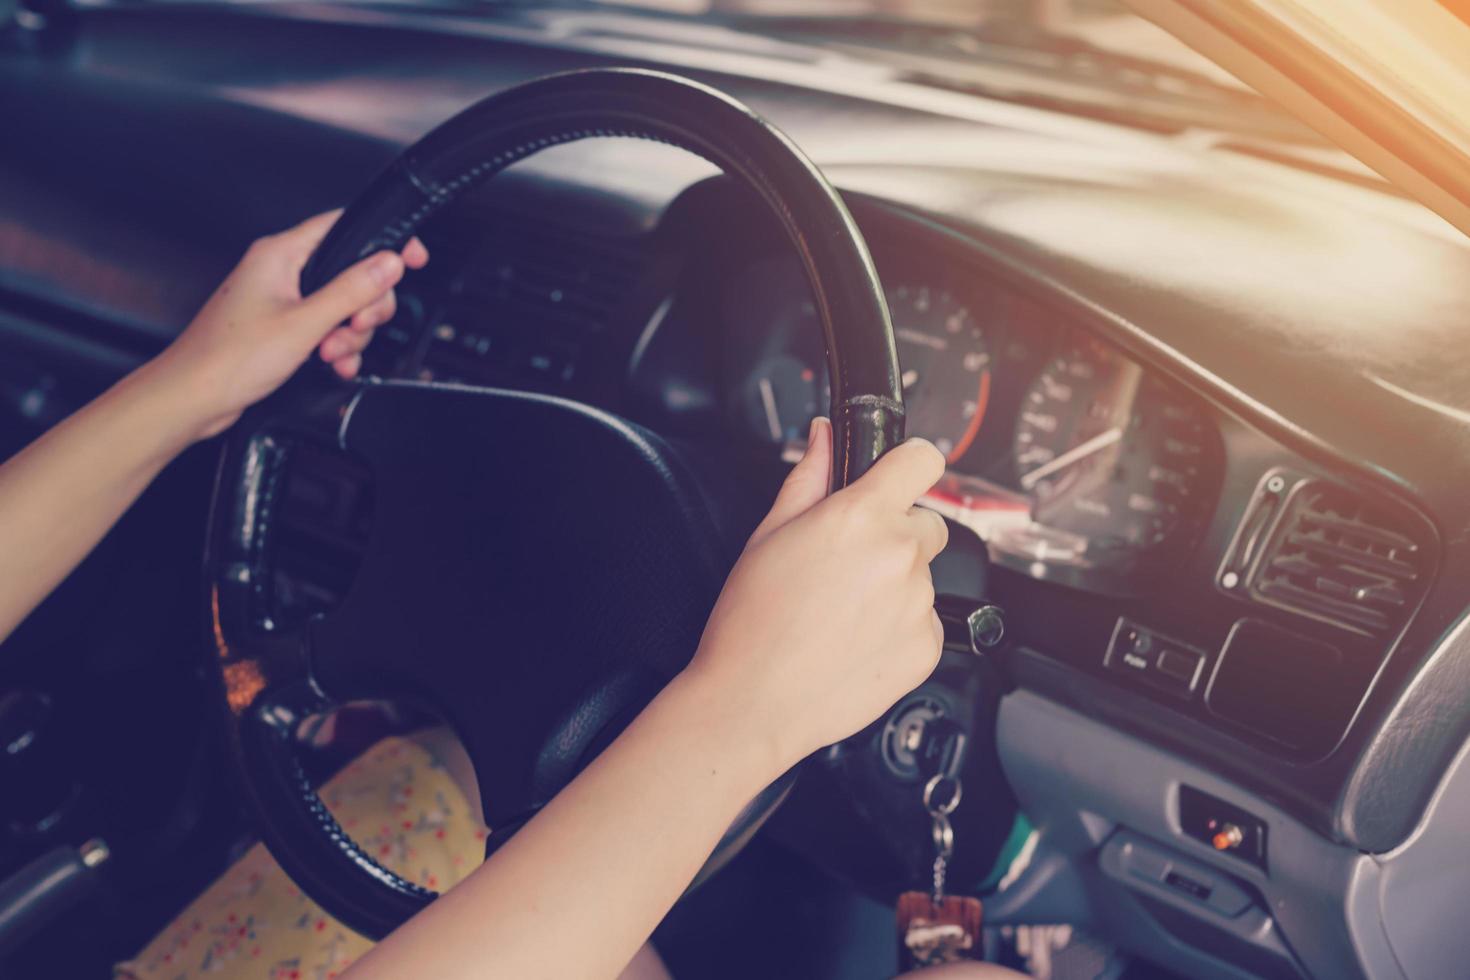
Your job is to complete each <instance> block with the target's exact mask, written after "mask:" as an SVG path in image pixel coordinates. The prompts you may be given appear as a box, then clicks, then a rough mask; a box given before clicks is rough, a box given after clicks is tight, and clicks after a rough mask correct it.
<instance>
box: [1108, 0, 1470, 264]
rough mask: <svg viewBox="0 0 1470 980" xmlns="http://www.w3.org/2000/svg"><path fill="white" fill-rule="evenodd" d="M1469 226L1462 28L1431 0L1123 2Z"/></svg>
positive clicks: (1469, 69) (1466, 61)
mask: <svg viewBox="0 0 1470 980" xmlns="http://www.w3.org/2000/svg"><path fill="white" fill-rule="evenodd" d="M1125 2H1127V3H1128V5H1129V6H1130V7H1132V8H1133V9H1135V10H1136V11H1138V13H1140V14H1141V15H1143V16H1144V17H1147V18H1148V19H1150V20H1152V21H1154V22H1155V23H1156V24H1158V25H1159V26H1160V27H1162V28H1163V29H1164V30H1166V31H1169V32H1170V33H1171V34H1174V35H1175V36H1177V37H1179V38H1180V39H1181V40H1182V41H1184V42H1185V43H1186V44H1188V45H1190V46H1191V47H1193V48H1195V49H1196V50H1198V51H1199V52H1200V53H1201V54H1203V55H1205V56H1206V57H1207V58H1210V59H1211V60H1212V61H1214V62H1215V63H1216V64H1219V65H1220V66H1221V67H1223V68H1225V69H1226V70H1228V71H1230V72H1231V73H1232V74H1234V75H1235V76H1236V77H1238V78H1239V79H1240V80H1241V81H1243V82H1245V83H1246V84H1248V85H1250V86H1252V87H1253V88H1255V89H1256V90H1257V91H1258V92H1260V93H1261V94H1262V95H1264V96H1265V97H1267V98H1269V99H1272V100H1273V101H1275V102H1277V103H1279V104H1280V105H1281V106H1282V107H1283V108H1285V109H1286V110H1287V111H1289V112H1291V113H1293V114H1294V115H1296V116H1297V117H1298V118H1300V119H1301V120H1302V121H1303V122H1305V123H1307V124H1308V125H1310V126H1312V127H1313V128H1314V129H1316V130H1317V131H1318V132H1320V133H1321V134H1322V135H1323V136H1324V137H1326V138H1327V139H1329V140H1331V141H1332V142H1334V143H1336V144H1338V145H1339V146H1341V147H1342V148H1343V149H1344V150H1346V151H1347V152H1349V153H1351V154H1352V155H1354V156H1355V157H1357V158H1358V159H1359V160H1361V161H1362V162H1363V163H1365V164H1366V165H1368V166H1369V167H1372V168H1373V169H1374V170H1376V171H1377V172H1378V173H1379V174H1381V175H1382V176H1383V177H1384V178H1385V179H1386V180H1388V181H1390V182H1392V183H1393V184H1395V185H1396V186H1398V187H1399V188H1401V189H1402V190H1403V191H1404V192H1405V193H1408V194H1410V195H1412V196H1413V197H1415V198H1417V199H1418V200H1419V201H1421V202H1422V203H1424V204H1425V205H1426V206H1427V207H1429V208H1431V209H1432V210H1433V211H1435V212H1436V213H1438V214H1439V215H1440V216H1441V217H1443V218H1445V219H1446V220H1447V221H1449V222H1450V223H1451V224H1453V225H1455V226H1456V227H1457V228H1459V229H1460V231H1462V232H1464V233H1465V234H1467V235H1470V26H1467V25H1466V24H1465V23H1464V22H1462V21H1460V20H1459V19H1458V18H1456V17H1455V16H1454V15H1453V14H1451V13H1450V12H1449V11H1447V10H1446V9H1444V7H1442V6H1441V5H1440V4H1439V3H1438V2H1437V0H1125Z"/></svg>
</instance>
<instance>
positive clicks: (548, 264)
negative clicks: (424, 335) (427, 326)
mask: <svg viewBox="0 0 1470 980" xmlns="http://www.w3.org/2000/svg"><path fill="white" fill-rule="evenodd" d="M491 228H492V230H491V232H490V236H489V237H488V238H487V239H484V240H482V241H480V242H478V243H477V245H476V246H475V247H474V249H473V251H472V252H470V253H469V254H470V258H469V259H468V261H466V262H465V263H464V265H463V266H462V267H461V268H460V270H459V272H458V274H457V275H456V276H455V278H454V281H453V282H452V283H451V286H450V290H449V294H450V295H449V299H448V300H447V302H446V303H445V305H444V307H443V309H442V310H441V311H440V313H439V315H438V317H437V318H436V320H435V322H434V324H433V325H432V330H431V338H432V342H431V345H430V348H429V350H428V351H427V353H426V355H425V364H426V366H427V367H428V368H430V370H431V372H432V374H433V376H434V377H437V378H439V379H440V380H460V381H468V382H471V383H480V384H504V383H509V384H511V385H513V386H516V387H529V388H533V389H540V390H560V389H561V388H562V386H564V385H566V384H568V383H570V382H574V381H575V380H577V379H580V378H581V376H582V372H583V371H584V369H586V368H587V367H588V366H589V365H587V364H584V363H583V357H582V354H583V350H584V348H585V347H586V345H587V344H588V343H589V342H590V341H591V340H592V339H593V337H594V336H595V335H596V334H598V333H600V332H601V331H602V330H603V329H604V328H605V327H606V326H607V325H608V324H609V323H610V322H611V321H612V320H613V319H614V318H615V317H616V316H617V315H618V313H619V308H620V306H621V305H622V304H623V303H624V302H625V301H626V299H627V297H628V295H629V292H630V290H631V288H632V287H633V285H634V284H635V283H636V282H637V280H638V277H639V274H640V271H641V268H642V262H643V259H644V252H643V249H642V243H641V241H640V240H638V239H636V238H619V237H615V236H603V235H597V234H593V233H589V232H585V231H582V230H580V229H571V228H567V227H564V226H561V225H557V224H554V223H548V222H545V221H538V222H534V223H533V222H530V221H528V220H527V219H525V218H512V217H510V216H507V215H498V216H496V220H494V221H493V222H491Z"/></svg>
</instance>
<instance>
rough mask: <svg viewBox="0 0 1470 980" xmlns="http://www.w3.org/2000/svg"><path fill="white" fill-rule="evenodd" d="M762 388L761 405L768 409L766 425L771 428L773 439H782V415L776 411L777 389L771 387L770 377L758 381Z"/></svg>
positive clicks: (778, 440)
mask: <svg viewBox="0 0 1470 980" xmlns="http://www.w3.org/2000/svg"><path fill="white" fill-rule="evenodd" d="M758 384H759V386H760V390H761V406H762V407H763V408H764V409H765V410H766V427H767V428H769V429H770V430H771V440H772V441H773V442H780V441H781V416H780V415H779V414H778V413H777V412H776V390H775V389H774V388H772V387H771V379H770V378H761V379H760V381H759V382H758Z"/></svg>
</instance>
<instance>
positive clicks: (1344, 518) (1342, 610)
mask: <svg viewBox="0 0 1470 980" xmlns="http://www.w3.org/2000/svg"><path fill="white" fill-rule="evenodd" d="M1258 502H1259V501H1258ZM1281 511H1282V513H1281V516H1280V519H1279V520H1278V521H1277V522H1276V526H1275V527H1274V528H1273V529H1272V531H1271V534H1270V538H1269V539H1268V540H1267V542H1266V544H1265V546H1264V547H1263V548H1261V550H1260V552H1259V557H1258V558H1257V560H1256V561H1255V563H1254V565H1253V567H1252V568H1251V569H1250V570H1249V576H1250V577H1249V579H1248V583H1247V584H1248V586H1249V589H1250V593H1251V595H1252V596H1254V597H1255V598H1257V599H1259V600H1261V601H1264V602H1267V603H1270V604H1273V605H1276V606H1281V607H1283V608H1286V609H1290V610H1292V611H1294V612H1298V613H1301V614H1303V615H1306V616H1311V617H1314V618H1316V619H1320V620H1324V621H1326V622H1330V623H1334V624H1336V625H1339V626H1342V627H1345V628H1347V629H1351V630H1353V631H1355V632H1359V633H1365V634H1368V635H1373V636H1381V635H1384V634H1388V633H1391V632H1393V631H1395V630H1397V629H1398V628H1399V627H1401V626H1402V625H1403V624H1404V622H1405V621H1406V620H1407V619H1408V617H1409V615H1410V614H1411V613H1412V612H1413V610H1414V607H1415V606H1416V605H1417V604H1418V602H1419V599H1420V597H1421V596H1422V595H1423V593H1424V589H1425V586H1426V584H1427V579H1428V576H1429V574H1430V571H1431V568H1432V555H1431V551H1432V546H1433V533H1432V531H1431V530H1430V528H1429V527H1428V526H1427V524H1426V523H1425V522H1424V520H1423V519H1422V518H1420V517H1419V516H1418V515H1417V514H1415V513H1413V512H1412V511H1410V510H1408V509H1407V508H1404V507H1402V506H1400V505H1397V504H1393V503H1391V502H1389V501H1386V500H1382V499H1379V498H1370V497H1369V496H1367V495H1366V494H1364V493H1362V492H1359V491H1357V490H1350V489H1347V488H1345V487H1342V486H1338V485H1336V484H1331V483H1327V482H1324V481H1321V480H1307V481H1304V482H1302V483H1299V484H1297V486H1296V487H1295V489H1294V490H1292V491H1291V492H1290V494H1289V496H1287V497H1286V499H1285V501H1284V503H1283V505H1282V507H1281ZM1247 519H1248V520H1249V518H1247Z"/></svg>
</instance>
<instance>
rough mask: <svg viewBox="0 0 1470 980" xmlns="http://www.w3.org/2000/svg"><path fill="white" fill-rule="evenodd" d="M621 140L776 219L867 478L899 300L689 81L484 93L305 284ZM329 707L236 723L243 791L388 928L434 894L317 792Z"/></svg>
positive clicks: (622, 81) (278, 851)
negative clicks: (543, 161) (657, 152)
mask: <svg viewBox="0 0 1470 980" xmlns="http://www.w3.org/2000/svg"><path fill="white" fill-rule="evenodd" d="M613 136H617V137H631V138H639V139H647V140H653V141H657V142H663V143H667V144H670V145H672V146H676V147H679V148H681V149H683V150H686V151H688V152H691V153H694V154H696V155H698V156H700V157H702V158H704V159H706V160H708V161H709V162H711V163H713V164H715V165H716V166H718V167H720V168H721V169H722V170H723V171H724V172H725V173H727V174H728V175H730V176H732V177H734V178H735V179H737V180H740V181H742V182H743V183H745V184H746V185H747V186H749V187H750V188H751V189H753V190H754V191H755V192H756V193H757V194H758V195H759V197H760V198H761V200H763V201H764V202H765V203H766V204H767V206H768V207H769V208H770V210H771V213H772V214H774V215H775V216H776V218H777V219H778V221H779V222H780V224H781V226H782V227H783V228H784V229H785V231H786V233H787V237H788V238H789V239H790V241H791V242H792V245H793V246H794V247H795V248H796V250H797V253H798V255H799V256H800V258H801V261H802V263H803V265H804V267H805V270H806V273H807V278H808V281H809V283H810V285H811V288H812V293H813V297H814V300H815V306H816V310H817V313H818V317H819V319H820V321H821V324H822V327H823V330H824V333H825V336H826V342H827V351H828V361H829V367H830V376H831V394H832V402H831V418H832V423H833V433H834V453H833V456H834V458H833V472H832V484H833V488H834V489H837V488H840V487H843V486H846V485H848V484H849V483H851V482H852V481H853V480H855V479H857V478H858V477H859V476H860V475H862V473H864V472H866V470H867V469H868V468H869V467H870V466H871V465H872V464H873V463H874V462H875V461H876V460H877V459H878V458H879V457H880V456H881V455H882V454H883V453H884V452H886V451H887V450H888V449H890V448H892V447H893V446H895V445H896V444H897V443H898V442H899V441H901V440H902V438H903V434H904V406H903V395H902V387H901V382H900V379H899V369H898V357H897V352H896V350H895V346H894V339H893V332H892V327H891V325H890V322H889V317H888V308H887V304H886V302H885V300H884V296H883V289H882V286H881V284H880V282H879V280H878V276H877V272H876V270H875V268H874V266H873V262H872V259H871V257H870V255H869V253H868V251H867V248H866V245H865V244H864V242H863V239H862V236H861V233H860V232H859V231H858V229H857V226H856V224H855V223H854V222H853V220H852V217H851V215H850V214H849V213H848V211H847V208H846V207H845V205H844V204H843V203H842V200H841V198H840V197H839V196H838V195H837V193H836V191H835V190H834V189H833V187H832V186H831V184H829V183H828V182H827V180H826V178H825V177H823V176H822V174H821V173H820V171H818V170H817V169H816V167H815V166H814V165H813V164H812V163H811V162H810V161H809V160H808V159H807V158H806V157H805V156H804V155H803V154H802V153H801V151H800V150H799V149H797V147H796V146H795V145H794V144H792V143H791V142H790V140H788V139H787V138H786V137H785V136H784V135H783V134H782V133H781V132H779V131H778V130H777V129H775V128H774V127H773V126H771V125H770V124H769V123H767V122H766V121H765V120H763V119H761V118H760V117H759V116H757V115H756V114H755V113H753V112H751V111H750V110H749V109H748V108H746V107H745V106H743V105H741V104H740V103H738V102H736V101H734V100H732V99H730V98H729V97H727V96H725V95H723V94H721V93H720V92H718V91H716V90H714V89H712V88H710V87H708V86H704V85H701V84H698V83H695V82H693V81H690V80H687V79H683V78H680V77H677V76H673V75H668V74H663V73H658V72H650V71H643V70H634V69H598V70H590V71H579V72H571V73H567V74H561V75H553V76H550V77H547V78H544V79H541V80H538V81H535V82H531V83H528V84H525V85H522V86H519V87H517V88H514V89H510V90H508V91H505V92H502V93H500V94H497V95H494V96H491V97H489V98H487V99H485V100H483V101H481V102H479V103H476V104H475V105H474V106H471V107H470V108H469V109H467V110H465V111H464V112H462V113H460V114H459V115H457V116H455V117H454V118H452V119H450V120H449V121H447V122H445V123H444V124H442V125H441V126H439V127H438V128H436V129H435V130H434V131H432V132H431V133H429V134H428V135H427V136H425V137H424V138H423V139H422V140H420V141H419V142H418V143H416V144H415V145H413V146H412V147H410V148H409V149H408V150H406V151H405V152H404V153H403V154H402V155H401V156H400V158H399V159H398V160H396V161H395V162H394V163H393V164H391V165H390V166H389V167H388V168H387V169H386V170H385V171H384V172H383V173H382V174H380V175H379V176H378V177H377V178H376V180H375V181H374V182H373V184H372V185H370V186H369V188H368V189H367V190H366V191H364V192H363V194H362V195H361V196H360V197H359V198H358V199H357V200H356V201H355V202H354V203H353V204H352V205H351V206H350V207H349V208H348V209H347V210H346V211H345V212H344V214H343V215H342V217H341V218H340V219H339V220H338V222H337V223H336V225H335V226H334V227H333V228H332V230H331V231H330V232H329V233H328V235H327V237H326V238H325V239H324V240H323V242H322V243H321V245H320V246H319V247H318V249H317V251H316V252H315V254H314V255H313V256H312V258H311V260H310V261H309V262H308V264H307V266H306V268H305V269H304V270H303V273H302V276H301V289H302V293H303V295H305V294H309V293H311V292H313V291H315V290H316V289H317V288H319V287H320V286H322V285H323V284H325V283H326V282H327V281H329V280H330V279H331V278H333V277H334V276H335V275H337V274H338V273H340V272H341V271H342V270H344V269H346V268H347V267H349V266H350V265H352V264H353V263H354V262H356V261H358V260H359V259H361V258H363V257H366V256H367V255H370V254H372V253H374V252H376V251H379V250H381V249H388V248H393V249H396V248H401V247H402V246H403V245H404V244H405V243H406V242H407V241H408V240H409V239H410V238H411V237H412V236H413V235H414V234H415V233H416V232H417V231H418V230H419V229H420V228H421V227H422V226H423V224H424V222H425V221H427V220H428V219H429V218H430V217H431V216H432V215H434V214H435V213H437V212H438V211H440V210H441V209H442V208H444V207H446V206H448V205H450V204H451V203H452V202H454V201H455V200H456V199H457V198H458V197H459V196H460V195H462V194H464V193H465V192H466V191H468V190H469V189H471V188H473V187H474V186H476V185H477V184H479V183H481V182H483V181H485V180H487V179H489V178H490V177H492V176H494V175H495V174H497V173H499V172H500V171H502V170H504V169H505V168H506V167H509V166H511V165H512V164H514V163H515V162H517V161H519V160H522V159H524V158H526V157H528V156H531V155H533V154H534V153H536V152H538V151H540V150H542V149H545V148H547V147H551V146H555V145H559V144H563V143H569V142H574V141H577V140H581V139H587V138H594V137H613ZM715 233H717V232H715ZM251 417H252V416H250V415H247V418H251ZM239 442H240V441H239V440H238V439H237V440H236V442H235V444H234V446H233V447H232V448H227V451H226V456H225V458H224V459H223V460H222V467H221V484H220V486H221V490H217V492H216V493H217V498H216V507H218V506H219V497H220V494H221V493H222V492H225V491H224V489H223V488H224V487H225V486H226V482H227V475H228V473H229V472H230V471H231V470H232V469H234V468H236V467H237V466H238V465H239V462H240V460H239V457H240V455H241V449H240V444H239ZM222 700H223V698H222ZM327 706H328V705H327V703H326V702H325V700H324V699H322V698H321V697H320V696H319V693H318V692H316V691H314V690H313V689H312V686H311V685H310V684H309V683H308V684H307V685H306V686H305V687H303V688H293V689H291V690H287V691H284V692H280V691H277V692H273V696H272V697H271V698H270V699H269V700H262V701H261V703H257V704H254V705H252V706H250V707H249V708H246V709H245V710H244V711H243V713H242V714H241V716H240V717H239V718H238V724H237V725H236V726H235V727H234V729H233V730H234V732H235V735H236V737H237V739H238V741H237V743H236V749H237V751H238V753H239V758H240V764H241V765H242V766H243V768H244V770H245V771H246V772H247V773H249V774H251V779H250V780H247V782H249V783H250V785H248V786H247V790H248V792H249V794H250V797H251V802H252V804H253V805H254V807H255V809H256V810H257V812H258V813H259V814H260V816H261V818H262V833H263V837H264V839H265V841H266V843H267V845H268V846H269V847H270V849H271V851H272V853H273V854H274V855H275V856H276V858H277V860H278V861H279V862H280V863H281V865H282V867H283V868H285V870H286V871H287V872H288V874H290V875H291V876H292V878H293V879H295V880H296V881H297V882H298V883H300V884H301V885H302V886H303V887H305V888H306V889H307V891H308V893H309V894H311V895H312V897H313V898H315V899H317V900H318V901H319V902H321V903H322V904H323V906H324V907H326V908H328V909H329V911H331V912H332V913H333V914H334V915H336V916H337V917H338V918H340V919H341V920H342V921H343V922H345V923H346V924H347V925H348V926H350V927H351V928H353V929H355V930H357V931H358V932H360V933H362V934H364V935H367V936H369V937H372V938H382V937H383V936H385V935H387V933H388V932H390V931H391V930H392V929H394V928H396V927H397V925H399V924H401V923H402V922H403V921H405V920H406V919H407V918H409V917H410V916H411V915H413V914H414V913H415V912H417V911H419V910H420V909H422V908H423V907H425V906H426V905H427V904H428V903H429V902H431V901H432V900H433V899H434V898H435V897H436V895H435V893H433V892H431V891H429V890H427V889H424V888H421V887H420V886H418V885H416V884H414V883H412V882H409V881H407V880H405V879H402V878H401V877H399V876H397V875H395V874H393V873H392V872H391V871H388V870H387V869H385V868H383V867H382V866H381V865H379V864H378V863H377V862H376V861H374V860H373V859H372V858H371V857H370V856H368V855H367V854H365V853H364V852H363V851H362V850H361V849H360V848H358V847H357V845H356V844H355V843H354V842H353V841H352V840H351V838H350V837H349V836H348V835H347V834H346V832H345V831H344V830H343V829H342V828H341V827H340V826H338V824H337V822H336V820H335V819H334V818H333V817H332V815H331V814H330V812H328V811H327V809H326V808H325V806H324V805H323V804H322V803H321V800H320V798H319V797H318V796H317V795H316V793H315V791H314V790H313V788H312V786H311V783H310V780H309V779H308V778H307V776H306V774H305V772H304V771H303V769H302V767H301V765H300V762H299V760H298V759H297V758H296V756H295V753H294V751H293V748H292V743H293V741H294V739H293V734H292V729H293V725H294V722H295V721H297V720H299V719H300V718H301V717H303V716H304V715H305V714H307V713H310V712H312V711H316V710H321V709H323V708H325V707H327ZM789 787H790V778H789V775H788V777H787V778H784V779H782V780H781V781H778V782H777V783H776V784H774V785H773V786H772V787H770V788H768V790H767V791H766V792H765V793H763V794H762V795H761V797H760V798H759V799H758V800H756V801H753V803H752V805H751V806H750V807H748V808H747V813H753V814H756V816H755V817H753V818H751V819H748V820H743V821H742V820H737V822H736V825H735V826H733V827H732V828H731V831H730V832H729V833H728V834H727V836H726V839H725V841H723V842H722V844H721V847H720V848H719V849H717V854H719V853H721V851H725V850H729V848H726V847H725V844H726V843H727V842H737V843H738V842H741V841H743V840H745V839H748V837H749V836H750V834H751V833H753V831H754V828H755V827H756V826H758V824H759V820H760V819H762V818H763V815H764V814H765V813H768V812H769V811H770V809H772V808H774V806H775V804H776V803H778V802H779V800H780V799H781V798H782V797H783V796H784V794H785V792H786V791H787V790H788V789H789ZM725 856H726V857H728V854H726V855H725Z"/></svg>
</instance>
